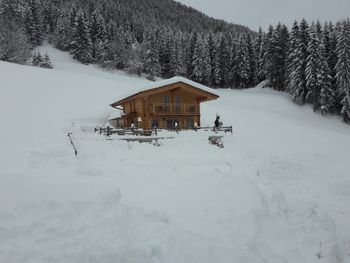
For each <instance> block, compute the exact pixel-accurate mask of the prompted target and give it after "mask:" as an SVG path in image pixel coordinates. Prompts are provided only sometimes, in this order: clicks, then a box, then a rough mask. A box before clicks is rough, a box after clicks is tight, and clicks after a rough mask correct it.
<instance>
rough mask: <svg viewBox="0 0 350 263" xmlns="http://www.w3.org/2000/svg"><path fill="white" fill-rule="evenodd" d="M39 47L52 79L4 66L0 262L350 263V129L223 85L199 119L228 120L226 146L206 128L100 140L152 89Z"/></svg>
mask: <svg viewBox="0 0 350 263" xmlns="http://www.w3.org/2000/svg"><path fill="white" fill-rule="evenodd" d="M44 49H45V50H47V51H48V53H49V55H50V57H51V59H52V62H53V64H54V66H55V69H53V70H45V69H41V68H35V67H24V66H18V65H12V64H8V63H4V62H0V74H1V81H2V82H1V86H0V90H1V96H0V110H1V112H2V114H1V115H0V123H1V129H0V145H1V148H0V167H1V169H0V262H1V263H8V262H58V261H60V262H61V261H62V262H167V263H168V262H174V263H175V262H176V263H177V262H208V263H209V262H210V263H211V262H256V263H260V262H297V263H300V262H305V263H310V262H349V261H350V257H349V254H350V234H349V233H350V232H349V227H350V225H349V218H350V206H349V205H348V204H349V203H350V194H349V189H350V179H349V176H348V174H349V170H350V164H349V161H348V158H349V156H350V133H349V127H348V126H346V125H344V124H342V123H340V122H339V120H336V119H335V118H334V117H324V118H323V117H320V116H318V115H316V114H314V113H313V112H312V109H310V108H309V107H299V106H296V105H294V104H293V103H292V102H290V100H289V98H288V97H287V95H286V94H281V93H278V92H273V91H271V90H269V89H262V88H256V89H251V90H240V91H235V90H218V91H217V93H218V95H219V96H220V99H219V100H216V101H211V102H208V103H204V104H203V105H202V108H201V110H202V116H201V118H202V124H203V126H206V125H209V126H212V125H213V121H214V120H215V114H216V112H220V116H221V119H222V120H223V122H224V125H233V127H234V129H233V135H231V134H226V135H225V136H224V138H223V141H224V145H225V148H224V149H219V148H218V147H215V146H213V145H210V144H209V143H208V136H209V135H212V134H211V132H210V131H204V130H201V131H198V132H194V131H188V132H180V133H179V134H176V133H173V132H170V133H167V134H165V133H163V135H164V134H165V135H166V136H168V135H169V136H171V137H174V138H173V139H168V140H162V141H160V144H161V145H160V146H159V147H155V146H154V145H152V144H147V143H142V144H140V143H137V142H135V143H128V142H124V141H120V140H118V138H117V137H116V136H115V137H112V139H111V140H106V139H105V138H104V137H103V136H100V135H98V134H94V133H93V132H91V130H89V129H86V128H85V127H87V126H89V125H91V126H93V125H98V124H105V123H106V121H107V119H108V116H109V115H110V113H111V110H110V109H109V106H108V104H109V102H110V100H111V98H115V97H118V96H121V95H122V94H124V93H125V92H128V90H126V89H127V88H126V87H131V86H132V87H141V86H144V85H146V84H147V83H149V82H148V81H146V80H143V79H139V78H132V77H128V76H126V75H125V74H121V73H111V72H105V71H101V70H99V69H97V68H95V67H94V66H84V65H80V64H78V63H76V62H75V61H73V60H71V58H70V57H69V56H68V55H66V54H64V53H62V52H59V51H57V50H55V49H53V48H51V47H45V48H44ZM82 127H83V128H84V129H82ZM68 132H72V133H73V134H72V139H73V141H74V143H75V145H76V146H77V149H78V152H79V153H78V157H75V156H74V153H73V149H72V146H71V144H70V142H69V138H68V137H67V133H68ZM160 136H161V134H160Z"/></svg>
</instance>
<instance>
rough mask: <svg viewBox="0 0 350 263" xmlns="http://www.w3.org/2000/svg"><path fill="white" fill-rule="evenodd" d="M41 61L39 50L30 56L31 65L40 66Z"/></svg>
mask: <svg viewBox="0 0 350 263" xmlns="http://www.w3.org/2000/svg"><path fill="white" fill-rule="evenodd" d="M42 62H43V58H42V56H41V54H40V52H37V53H34V54H33V57H32V65H33V66H40V65H41V63H42Z"/></svg>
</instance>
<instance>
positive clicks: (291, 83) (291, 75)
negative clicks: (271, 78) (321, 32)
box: [286, 21, 299, 94]
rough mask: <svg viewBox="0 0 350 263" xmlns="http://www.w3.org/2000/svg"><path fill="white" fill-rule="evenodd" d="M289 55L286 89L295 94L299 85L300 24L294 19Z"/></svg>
mask: <svg viewBox="0 0 350 263" xmlns="http://www.w3.org/2000/svg"><path fill="white" fill-rule="evenodd" d="M288 42H289V45H288V46H289V47H288V56H287V58H286V64H287V69H286V90H287V91H288V92H289V93H290V94H294V93H295V90H296V86H297V84H296V83H297V75H296V70H297V68H298V63H299V61H298V57H299V48H298V47H299V24H298V22H297V21H294V23H293V27H292V29H291V32H290V35H289V41H288Z"/></svg>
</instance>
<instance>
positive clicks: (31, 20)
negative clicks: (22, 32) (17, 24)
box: [25, 0, 44, 46]
mask: <svg viewBox="0 0 350 263" xmlns="http://www.w3.org/2000/svg"><path fill="white" fill-rule="evenodd" d="M25 25H26V30H27V34H28V39H29V41H30V43H31V44H32V45H33V46H39V45H41V44H42V42H43V40H44V29H43V18H42V14H41V11H40V7H39V3H38V2H37V0H30V1H29V4H28V7H27V9H26V13H25Z"/></svg>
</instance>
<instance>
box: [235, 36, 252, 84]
mask: <svg viewBox="0 0 350 263" xmlns="http://www.w3.org/2000/svg"><path fill="white" fill-rule="evenodd" d="M238 42H239V46H238V50H237V60H236V65H237V75H238V78H239V80H238V83H239V88H247V87H248V85H249V76H250V62H249V49H248V44H247V41H246V39H245V37H244V36H241V37H240V39H239V41H238Z"/></svg>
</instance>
